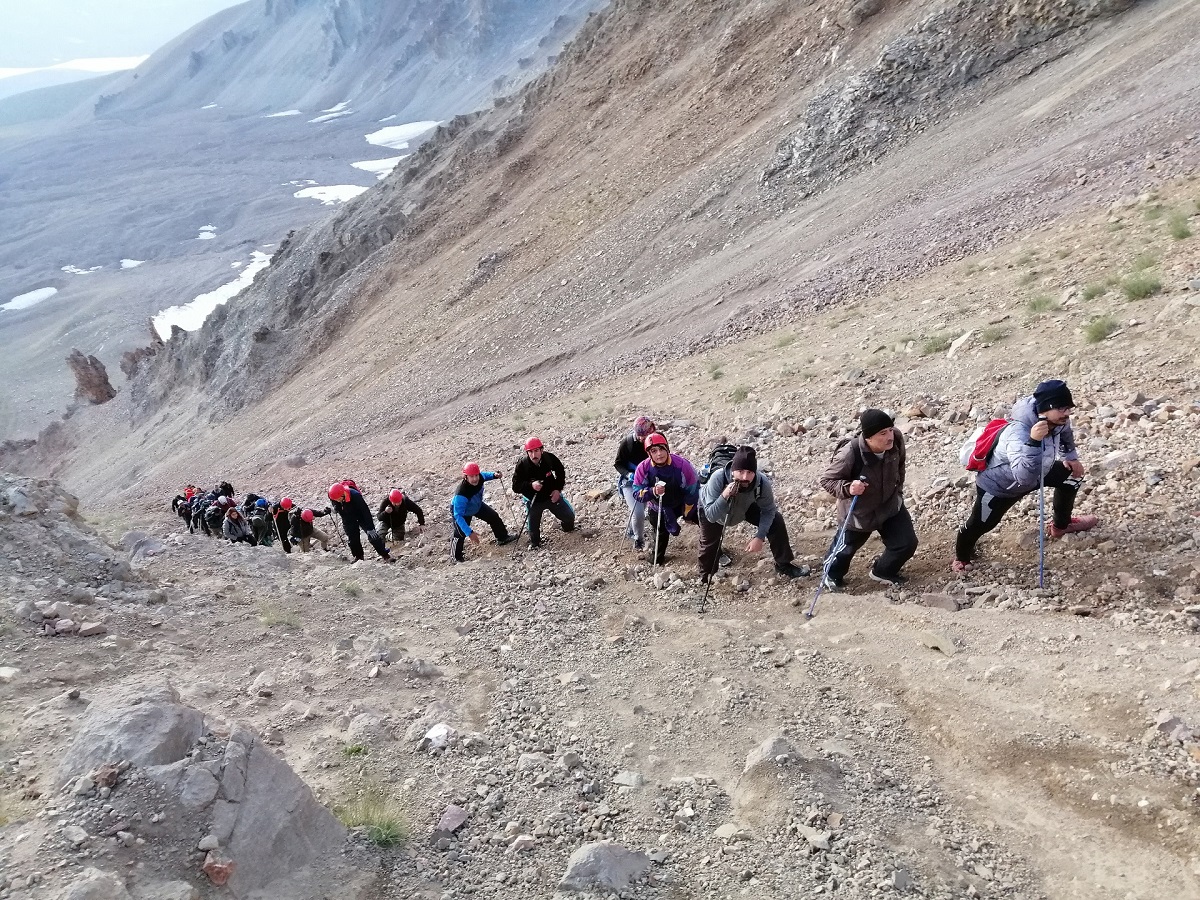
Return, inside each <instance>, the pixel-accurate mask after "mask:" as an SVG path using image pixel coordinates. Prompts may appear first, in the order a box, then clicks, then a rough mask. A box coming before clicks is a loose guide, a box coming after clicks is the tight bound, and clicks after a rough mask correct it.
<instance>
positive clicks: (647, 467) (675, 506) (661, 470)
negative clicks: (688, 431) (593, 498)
mask: <svg viewBox="0 0 1200 900" xmlns="http://www.w3.org/2000/svg"><path fill="white" fill-rule="evenodd" d="M644 446H645V448H646V453H647V454H648V457H647V458H646V459H644V460H643V461H642V462H640V463H638V467H637V469H635V470H634V473H633V495H634V497H635V498H636V499H637V500H639V501H641V502H642V503H644V504H646V519H647V521H648V522H649V523H650V527H651V528H653V529H654V534H655V546H654V548H653V550H652V551H651V560H652V561H653V563H654V565H661V564H662V563H663V561H664V560H665V559H666V557H667V543H668V541H669V540H670V536H671V535H673V534H679V518H680V516H689V515H691V514H692V513H693V510H694V507H695V504H696V501H697V499H698V493H699V480H698V478H697V477H696V469H695V467H694V466H693V465H692V464H691V463H690V462H688V461H687V460H686V459H684V458H683V457H682V456H678V455H676V454H674V453H672V452H671V447H670V445H669V444H668V443H667V439H666V437H665V436H663V435H661V434H659V433H658V432H654V433H653V434H650V435H648V436H647V437H646V441H645V444H644Z"/></svg>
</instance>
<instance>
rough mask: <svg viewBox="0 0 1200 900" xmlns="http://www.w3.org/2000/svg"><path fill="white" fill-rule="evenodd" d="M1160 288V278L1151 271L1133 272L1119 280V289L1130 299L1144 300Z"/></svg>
mask: <svg viewBox="0 0 1200 900" xmlns="http://www.w3.org/2000/svg"><path fill="white" fill-rule="evenodd" d="M1161 290H1162V280H1161V279H1160V278H1159V277H1158V276H1157V275H1155V274H1153V273H1152V272H1134V273H1133V274H1132V275H1127V276H1126V277H1125V279H1124V280H1123V281H1122V282H1121V291H1122V292H1123V293H1124V294H1125V296H1126V297H1128V298H1129V299H1130V300H1144V299H1145V298H1146V297H1150V296H1153V295H1154V294H1157V293H1158V292H1159V291H1161Z"/></svg>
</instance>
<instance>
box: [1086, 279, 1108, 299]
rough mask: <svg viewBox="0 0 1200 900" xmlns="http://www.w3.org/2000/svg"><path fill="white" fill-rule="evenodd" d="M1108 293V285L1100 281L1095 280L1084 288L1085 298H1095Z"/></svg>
mask: <svg viewBox="0 0 1200 900" xmlns="http://www.w3.org/2000/svg"><path fill="white" fill-rule="evenodd" d="M1106 293H1108V285H1105V284H1100V283H1099V282H1098V281H1093V282H1092V283H1091V284H1089V285H1087V286H1085V287H1084V289H1083V299H1084V300H1095V299H1096V298H1097V297H1099V296H1100V295H1101V294H1106Z"/></svg>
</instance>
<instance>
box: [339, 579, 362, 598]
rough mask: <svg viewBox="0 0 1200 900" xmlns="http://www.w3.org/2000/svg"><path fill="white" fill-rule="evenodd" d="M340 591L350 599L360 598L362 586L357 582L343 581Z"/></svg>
mask: <svg viewBox="0 0 1200 900" xmlns="http://www.w3.org/2000/svg"><path fill="white" fill-rule="evenodd" d="M342 590H343V591H345V592H346V594H347V596H350V597H361V596H362V592H363V590H362V585H360V584H359V583H358V582H357V581H343V582H342Z"/></svg>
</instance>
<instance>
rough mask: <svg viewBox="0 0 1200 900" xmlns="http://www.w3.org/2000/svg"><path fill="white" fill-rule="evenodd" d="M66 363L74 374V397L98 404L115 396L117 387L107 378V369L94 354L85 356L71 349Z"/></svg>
mask: <svg viewBox="0 0 1200 900" xmlns="http://www.w3.org/2000/svg"><path fill="white" fill-rule="evenodd" d="M67 365H68V366H70V367H71V374H72V375H74V376H75V399H76V400H86V401H87V402H88V403H92V404H95V405H99V404H101V403H107V402H108V401H109V400H111V399H112V398H113V397H115V396H117V389H116V388H114V387H113V386H112V382H110V381H109V380H108V370H107V369H105V368H104V363H102V362H100V360H98V359H97V358H96V357H94V356H85V355H84V354H83V353H82V352H80V351H79V350H72V351H71V355H70V356H68V357H67Z"/></svg>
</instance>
